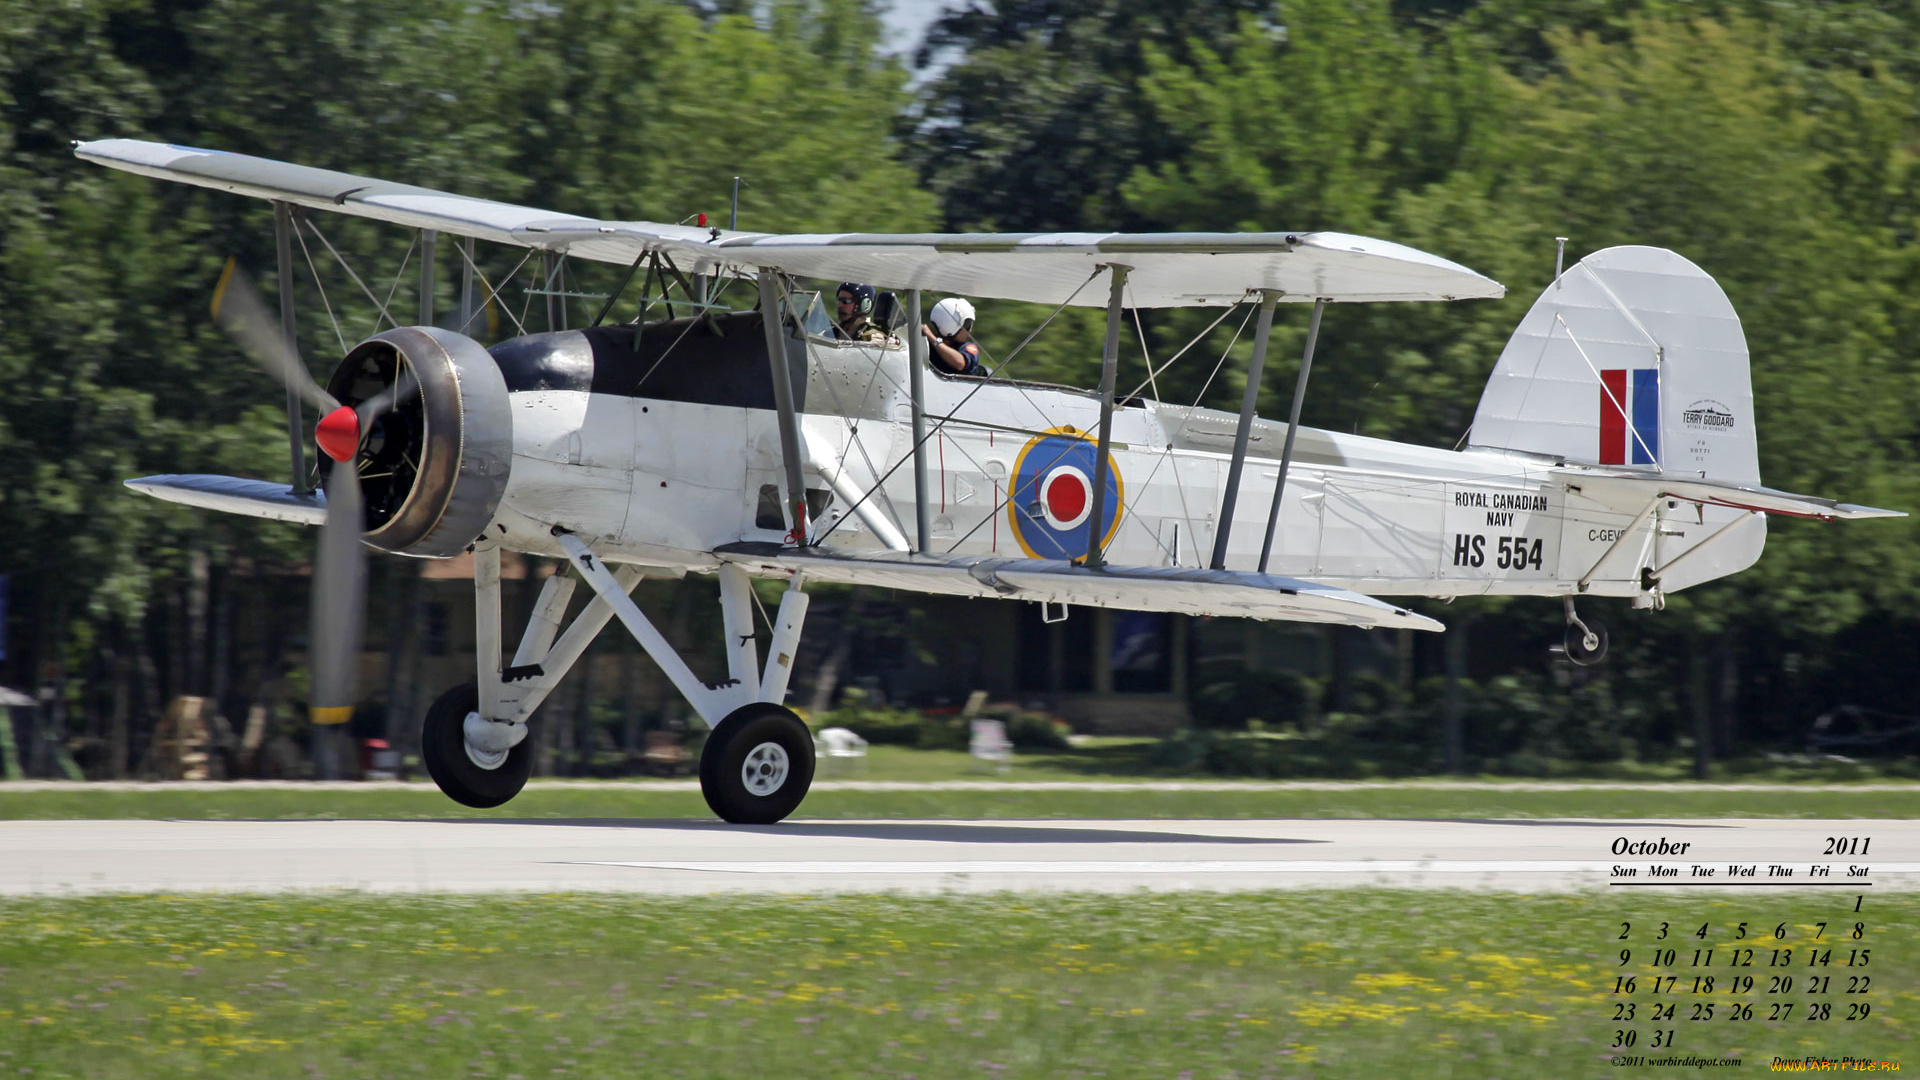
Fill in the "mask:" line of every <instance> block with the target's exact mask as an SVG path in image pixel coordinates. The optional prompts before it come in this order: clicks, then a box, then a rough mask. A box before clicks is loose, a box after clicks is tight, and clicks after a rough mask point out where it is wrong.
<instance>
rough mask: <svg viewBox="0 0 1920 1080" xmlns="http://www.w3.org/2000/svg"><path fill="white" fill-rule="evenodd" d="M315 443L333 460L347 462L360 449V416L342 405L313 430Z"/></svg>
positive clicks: (324, 417) (322, 419)
mask: <svg viewBox="0 0 1920 1080" xmlns="http://www.w3.org/2000/svg"><path fill="white" fill-rule="evenodd" d="M313 441H314V442H316V443H319V444H320V449H321V450H323V451H325V452H326V455H327V456H328V457H330V458H332V459H333V460H335V461H341V462H344V461H347V460H348V459H350V458H352V457H353V454H354V451H356V450H358V449H360V417H359V414H357V413H355V412H354V411H353V409H352V408H350V407H348V406H346V405H342V406H340V407H339V408H337V409H335V410H333V411H332V412H330V413H328V414H327V415H325V416H323V417H321V418H320V424H319V426H318V427H316V428H314V429H313Z"/></svg>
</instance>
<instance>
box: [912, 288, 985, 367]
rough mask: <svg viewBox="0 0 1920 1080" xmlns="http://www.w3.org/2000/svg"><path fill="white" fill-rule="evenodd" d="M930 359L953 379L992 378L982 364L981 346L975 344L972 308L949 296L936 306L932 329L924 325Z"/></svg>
mask: <svg viewBox="0 0 1920 1080" xmlns="http://www.w3.org/2000/svg"><path fill="white" fill-rule="evenodd" d="M920 334H921V336H923V337H925V338H926V339H927V354H928V359H930V360H932V361H933V362H934V364H935V365H937V366H938V367H939V368H940V370H942V371H945V372H947V373H949V374H952V375H972V376H975V377H979V378H984V377H985V376H988V375H991V374H993V372H991V371H988V370H987V367H986V365H985V364H982V363H981V362H980V343H979V342H977V341H975V340H973V305H972V304H969V303H967V302H966V301H965V300H962V299H960V298H959V297H957V296H949V297H947V298H946V299H945V300H942V301H940V302H939V303H937V304H935V305H933V325H932V326H927V325H925V324H922V325H921V327H920Z"/></svg>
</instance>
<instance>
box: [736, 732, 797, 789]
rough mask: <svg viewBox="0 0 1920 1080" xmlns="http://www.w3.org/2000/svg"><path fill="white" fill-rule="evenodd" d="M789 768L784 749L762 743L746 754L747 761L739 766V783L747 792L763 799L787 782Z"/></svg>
mask: <svg viewBox="0 0 1920 1080" xmlns="http://www.w3.org/2000/svg"><path fill="white" fill-rule="evenodd" d="M789 767H790V763H789V761H788V759H787V748H786V747H784V746H781V745H780V744H779V743H777V742H763V743H761V744H760V745H758V746H756V747H754V748H753V749H752V750H749V751H748V752H747V759H746V760H745V761H744V762H742V763H741V765H740V782H741V783H742V784H744V785H745V786H746V789H747V790H748V791H750V792H752V793H753V794H755V795H759V796H761V797H765V796H768V795H771V794H773V793H774V792H776V791H779V790H780V786H781V785H782V784H785V783H786V782H787V771H788V769H789Z"/></svg>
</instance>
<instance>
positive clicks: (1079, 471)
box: [1007, 427, 1127, 560]
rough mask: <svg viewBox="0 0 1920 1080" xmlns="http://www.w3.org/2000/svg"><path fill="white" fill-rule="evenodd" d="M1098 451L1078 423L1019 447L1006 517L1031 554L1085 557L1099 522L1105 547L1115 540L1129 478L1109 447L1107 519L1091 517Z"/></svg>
mask: <svg viewBox="0 0 1920 1080" xmlns="http://www.w3.org/2000/svg"><path fill="white" fill-rule="evenodd" d="M1098 453H1099V446H1098V445H1097V444H1096V443H1095V442H1094V441H1093V440H1092V439H1089V438H1088V437H1087V433H1086V432H1084V431H1081V430H1079V429H1078V428H1074V427H1056V428H1048V429H1047V430H1046V431H1044V432H1042V433H1040V434H1039V435H1036V436H1034V437H1033V438H1031V439H1029V440H1027V445H1025V446H1023V447H1021V448H1020V453H1019V455H1018V456H1016V457H1015V458H1014V460H1013V474H1012V476H1010V477H1009V478H1008V480H1007V521H1008V524H1009V526H1010V527H1011V529H1012V531H1013V538H1014V540H1015V541H1016V542H1018V543H1019V545H1020V550H1022V551H1024V552H1026V553H1027V556H1028V557H1029V558H1034V559H1066V560H1073V559H1080V558H1084V557H1086V554H1087V546H1088V541H1089V538H1090V537H1092V536H1094V535H1096V533H1095V528H1096V525H1097V526H1099V531H1098V533H1097V535H1098V536H1099V537H1100V547H1101V548H1102V549H1103V550H1104V549H1105V548H1106V546H1107V545H1108V544H1110V543H1112V542H1113V537H1114V534H1115V533H1116V532H1118V531H1119V529H1120V517H1121V513H1122V509H1121V508H1122V506H1123V504H1124V503H1125V501H1126V490H1127V488H1126V482H1125V481H1124V480H1123V479H1122V478H1121V476H1120V468H1119V466H1118V465H1116V464H1115V463H1114V460H1113V454H1112V453H1111V452H1109V453H1108V454H1107V477H1106V483H1105V487H1106V502H1105V506H1104V508H1103V509H1102V511H1101V514H1100V517H1101V519H1102V520H1101V521H1099V522H1097V523H1096V522H1094V521H1092V520H1090V518H1091V517H1092V513H1093V476H1094V472H1095V469H1094V461H1095V456H1096V455H1097V454H1098Z"/></svg>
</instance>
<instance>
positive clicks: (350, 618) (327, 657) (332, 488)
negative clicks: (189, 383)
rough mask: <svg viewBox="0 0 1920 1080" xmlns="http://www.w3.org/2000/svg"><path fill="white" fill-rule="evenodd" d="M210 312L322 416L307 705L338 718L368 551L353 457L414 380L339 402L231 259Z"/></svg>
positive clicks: (349, 686) (348, 703)
mask: <svg viewBox="0 0 1920 1080" xmlns="http://www.w3.org/2000/svg"><path fill="white" fill-rule="evenodd" d="M213 318H214V321H215V322H217V323H218V324H219V325H220V328H221V329H223V330H225V331H226V332H227V333H228V334H229V335H230V336H231V337H232V338H233V339H234V341H235V342H237V343H238V344H239V345H240V348H241V350H242V351H244V352H245V353H246V354H247V355H248V356H249V357H251V358H252V359H253V361H254V362H255V363H257V364H259V365H260V366H261V367H262V368H263V369H265V370H266V372H267V373H268V374H269V375H272V376H274V377H275V378H277V379H279V380H280V381H282V382H284V383H285V384H286V385H287V386H289V387H291V388H292V389H293V391H294V392H295V393H297V394H299V395H300V396H301V397H302V398H304V399H306V400H307V401H309V402H311V403H312V404H313V405H314V406H315V407H317V408H319V409H320V410H321V412H322V414H323V415H322V416H321V418H320V423H319V425H318V426H317V427H315V429H314V441H315V442H316V443H318V444H319V446H320V449H321V451H322V452H324V453H325V454H326V455H327V456H328V457H329V458H332V459H333V461H334V462H335V463H336V465H335V467H334V468H332V469H331V470H329V473H328V478H327V480H328V482H327V520H326V523H325V524H324V525H322V526H321V527H320V543H319V546H318V549H317V551H316V552H315V555H314V569H313V604H312V607H313V626H312V635H311V638H310V643H309V649H310V653H311V657H310V658H311V662H312V683H311V686H310V687H309V688H308V689H309V701H308V706H309V712H310V715H311V716H312V718H313V722H314V723H316V724H340V723H344V722H346V721H347V720H348V719H350V718H351V717H352V715H353V708H354V705H355V704H356V703H357V701H358V693H357V688H356V686H355V685H354V684H355V679H354V672H355V669H356V668H357V667H358V664H359V658H360V643H361V638H362V633H363V630H364V627H365V622H366V581H367V551H366V547H365V545H363V544H362V543H361V542H360V533H361V530H362V528H363V527H364V524H365V521H366V518H365V500H364V499H363V497H362V495H361V491H360V470H359V463H358V462H357V461H356V460H355V459H356V456H357V455H358V453H359V450H360V443H361V441H362V440H363V439H364V438H365V435H366V432H367V431H369V430H371V428H372V426H373V422H374V421H375V420H377V419H379V417H380V416H382V415H384V414H385V413H386V412H387V411H388V410H390V409H392V408H393V407H394V404H395V403H396V402H398V401H400V400H402V399H403V398H405V397H407V396H410V395H412V394H413V393H415V392H416V391H417V390H418V389H419V383H418V381H417V380H416V379H415V378H414V376H413V373H412V371H410V370H407V369H406V368H405V367H404V366H403V367H402V369H401V377H400V378H398V379H396V380H395V381H394V385H393V386H391V387H388V388H387V389H386V390H384V391H382V392H380V393H379V394H376V395H375V396H374V397H372V398H369V399H368V400H367V401H365V402H363V403H361V405H360V407H359V408H357V409H356V408H353V407H351V406H347V405H342V404H341V403H340V402H339V400H338V399H336V398H335V397H334V396H333V395H332V394H329V393H327V391H326V389H325V388H324V387H322V386H321V385H320V384H319V383H317V382H315V381H314V379H313V376H312V375H311V374H310V373H308V371H307V366H306V364H305V363H303V362H302V361H301V359H300V354H299V353H298V352H297V351H296V350H295V349H294V347H293V345H292V343H291V342H289V341H288V340H287V338H286V335H285V334H284V333H283V332H282V331H281V328H280V325H279V321H278V320H277V319H275V318H273V317H272V316H271V315H269V314H268V311H267V306H266V304H265V303H264V302H262V300H261V299H260V294H259V292H258V290H256V289H255V288H254V287H253V284H252V282H250V281H249V280H248V278H247V275H246V273H245V272H244V271H241V270H239V269H238V268H237V267H236V265H235V263H234V261H233V260H232V259H229V260H227V267H226V270H225V271H224V272H223V273H222V274H221V275H220V284H219V285H218V286H217V287H216V288H215V289H214V294H213ZM341 466H344V468H343V467H341Z"/></svg>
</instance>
